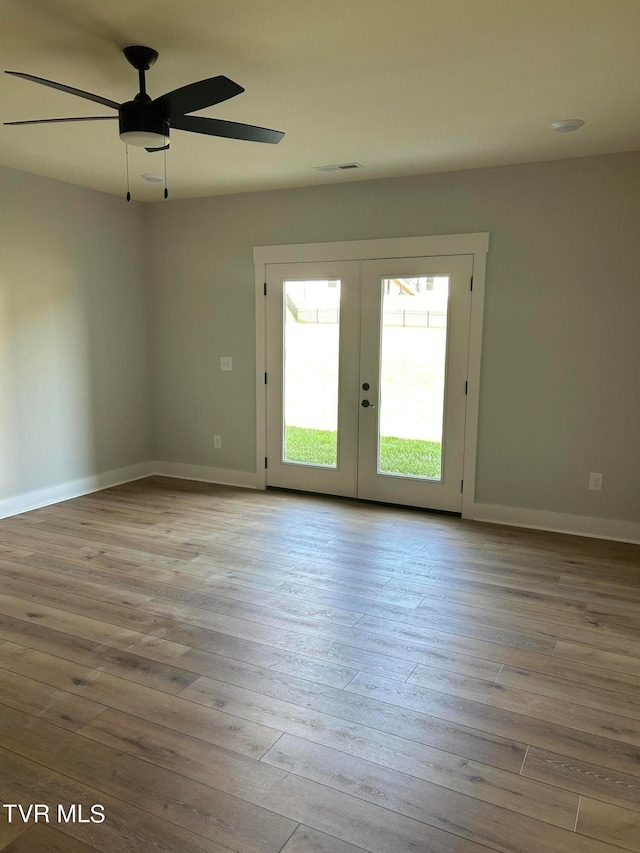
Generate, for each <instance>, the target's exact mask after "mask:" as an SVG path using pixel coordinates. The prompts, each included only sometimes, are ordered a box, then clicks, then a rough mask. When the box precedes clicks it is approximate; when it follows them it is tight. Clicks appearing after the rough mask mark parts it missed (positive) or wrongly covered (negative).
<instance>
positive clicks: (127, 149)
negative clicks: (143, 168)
mask: <svg viewBox="0 0 640 853" xmlns="http://www.w3.org/2000/svg"><path fill="white" fill-rule="evenodd" d="M124 147H125V151H126V157H127V201H131V184H130V183H129V146H128V145H125V146H124Z"/></svg>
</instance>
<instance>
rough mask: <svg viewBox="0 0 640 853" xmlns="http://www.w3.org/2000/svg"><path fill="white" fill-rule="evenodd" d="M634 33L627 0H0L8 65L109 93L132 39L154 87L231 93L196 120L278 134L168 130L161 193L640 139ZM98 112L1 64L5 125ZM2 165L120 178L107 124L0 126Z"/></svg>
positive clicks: (125, 67)
mask: <svg viewBox="0 0 640 853" xmlns="http://www.w3.org/2000/svg"><path fill="white" fill-rule="evenodd" d="M639 36H640V0H313V2H311V0H225V2H221V0H180V2H178V0H0V56H1V57H2V67H3V68H4V69H7V70H11V71H23V72H26V73H28V74H34V75H36V76H38V77H45V78H47V79H49V80H55V81H58V82H61V83H65V84H67V85H70V86H74V87H76V88H79V89H84V90H88V91H90V92H95V93H97V94H100V95H103V96H104V97H107V98H111V99H113V100H115V101H118V102H122V101H126V100H130V99H131V98H132V97H133V95H134V94H135V93H136V92H137V91H138V85H137V83H138V81H137V73H136V72H135V71H134V69H133V68H131V66H130V65H129V64H128V63H127V61H126V60H125V58H124V56H123V55H122V53H121V52H120V51H121V49H122V48H123V47H125V46H126V45H129V44H144V45H148V46H151V47H153V48H155V49H156V50H158V51H159V53H160V58H159V60H158V62H157V64H156V65H155V66H154V67H153V68H152V69H151V71H149V72H148V74H147V86H148V91H149V93H150V94H151V96H152V97H157V96H158V95H161V94H163V93H164V92H166V91H169V90H171V89H175V88H177V87H179V86H183V85H185V84H187V83H190V82H192V81H195V80H200V79H203V78H206V77H212V76H215V75H218V74H224V75H226V76H227V77H230V78H231V79H232V80H235V81H236V82H238V83H239V84H240V85H242V86H244V87H245V89H246V91H245V92H244V94H242V95H239V96H238V97H237V98H234V99H232V100H230V101H226V102H225V103H223V104H220V105H219V106H217V107H213V108H210V109H207V110H204V111H202V113H200V114H201V115H205V116H212V117H217V118H223V119H228V120H232V121H240V122H245V123H248V124H257V125H262V126H265V127H271V128H275V129H277V130H284V131H286V136H285V138H284V140H283V141H282V142H281V143H280V144H278V145H261V144H257V143H249V142H240V141H235V140H228V139H217V138H212V137H206V136H198V135H195V134H191V133H185V132H183V131H174V132H173V134H172V144H171V150H170V152H169V154H168V158H167V163H168V174H169V188H170V193H171V197H172V198H189V197H195V196H205V195H217V194H223V193H236V192H247V191H252V190H262V189H271V188H276V187H292V186H309V185H318V184H326V183H334V182H345V181H354V180H369V179H372V178H384V177H391V176H398V175H413V174H424V173H429V172H443V171H449V170H456V169H465V168H473V167H483V166H496V165H503V164H509V163H523V162H534V161H539V160H554V159H562V158H567V157H579V156H584V155H591V154H604V153H611V152H620V151H631V150H638V149H640V49H639V48H638V42H639V38H638V37H639ZM108 113H109V110H108V109H105V108H102V107H100V106H98V105H94V104H92V103H91V102H89V101H85V100H81V99H79V98H76V97H73V96H71V95H68V94H65V93H61V92H58V91H56V90H53V89H50V88H45V87H43V86H38V85H36V84H34V83H32V82H28V81H25V80H22V79H19V78H15V77H10V76H8V75H5V74H2V75H0V119H1V120H2V121H11V120H21V119H36V118H52V117H62V116H81V115H107V114H108ZM562 118H582V119H584V120H585V121H586V125H585V127H583V128H582V129H581V130H580V131H577V132H576V133H565V134H561V133H555V132H554V131H552V130H551V129H550V124H551V122H552V121H554V120H556V119H562ZM129 151H130V166H131V176H132V194H133V196H134V198H136V199H138V200H146V201H153V200H158V199H161V197H162V185H161V184H148V183H146V182H145V181H143V180H142V179H141V177H140V175H141V173H143V172H161V171H162V154H147V153H146V152H145V151H144V150H142V149H133V148H130V149H129ZM351 161H357V162H359V163H362V164H363V165H364V166H365V168H364V169H362V170H361V171H356V172H339V173H331V172H330V173H322V172H317V171H316V170H314V166H320V165H324V164H328V163H341V162H351ZM0 163H1V164H3V165H6V166H11V167H13V168H16V169H23V170H25V171H29V172H35V173H37V174H40V175H47V176H49V177H52V178H57V179H59V180H62V181H68V182H70V183H74V184H79V185H81V186H86V187H92V188H94V189H97V190H103V191H106V192H110V193H116V194H124V192H125V191H126V185H125V146H124V145H123V144H122V142H120V140H119V138H118V126H117V122H95V123H89V122H87V123H80V124H59V125H41V126H29V125H27V126H24V127H4V126H2V127H0Z"/></svg>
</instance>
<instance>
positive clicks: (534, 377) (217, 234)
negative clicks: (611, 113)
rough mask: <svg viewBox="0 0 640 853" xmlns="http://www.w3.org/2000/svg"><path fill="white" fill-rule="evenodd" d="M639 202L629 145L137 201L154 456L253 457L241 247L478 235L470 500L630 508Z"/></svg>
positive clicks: (637, 413) (573, 509) (231, 462)
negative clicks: (141, 204) (143, 238)
mask: <svg viewBox="0 0 640 853" xmlns="http://www.w3.org/2000/svg"><path fill="white" fill-rule="evenodd" d="M639 199H640V154H638V153H633V154H624V155H615V156H609V157H595V158H585V159H578V160H564V161H562V162H552V163H538V164H532V165H524V166H511V167H505V168H497V169H483V170H475V171H467V172H455V173H449V174H443V175H435V176H424V177H416V178H402V179H395V180H384V181H370V182H356V183H351V184H333V185H331V186H327V187H321V188H317V187H316V188H306V189H295V190H284V191H277V192H265V193H256V194H246V195H236V196H228V197H219V198H209V199H198V200H190V201H179V202H172V203H171V204H167V205H163V204H158V205H153V206H150V207H149V208H148V209H147V211H146V214H147V224H148V226H149V229H150V230H149V233H148V238H149V241H150V243H149V245H150V247H151V248H152V250H153V252H152V255H153V256H152V259H151V271H152V293H153V307H152V342H153V343H152V347H153V364H154V371H153V375H154V384H153V401H152V407H153V415H152V423H153V431H154V433H153V445H154V453H155V458H156V459H160V460H165V461H172V462H183V463H191V464H196V465H211V466H215V467H226V468H229V469H235V470H240V471H253V470H255V402H254V400H255V398H254V393H255V386H254V369H255V341H254V335H255V330H254V296H253V292H254V291H253V288H254V270H253V261H252V250H253V246H254V245H268V244H277V243H298V242H319V241H328V240H354V239H371V238H377V237H394V236H412V235H429V234H448V233H464V232H473V231H489V232H490V234H491V249H490V253H489V257H488V268H487V294H486V303H485V335H484V346H483V363H482V387H481V410H480V423H479V445H478V465H477V475H478V481H477V494H476V499H477V500H478V501H480V502H485V503H493V504H503V505H508V506H515V507H527V508H534V509H542V510H551V511H557V512H562V513H575V514H579V515H588V516H598V517H601V518H611V519H620V520H628V521H637V520H639V519H640V489H638V482H639V481H640V453H639V452H638V434H640V393H639V390H640V380H639V378H638V367H639V365H640V335H639V334H638V324H639V322H640V272H639V270H640V262H639V261H640V259H639V258H638V244H639V239H638V238H639V235H640V203H639ZM220 355H231V356H233V359H234V371H233V373H221V372H220V371H219V356H220ZM214 432H216V433H220V434H221V435H222V436H223V439H224V447H223V450H221V451H216V452H215V453H214V451H213V446H212V445H213V442H212V436H213V433H214ZM589 471H597V472H603V473H604V476H605V480H604V484H605V488H604V490H603V491H602V492H601V493H594V492H588V491H587V478H588V473H589Z"/></svg>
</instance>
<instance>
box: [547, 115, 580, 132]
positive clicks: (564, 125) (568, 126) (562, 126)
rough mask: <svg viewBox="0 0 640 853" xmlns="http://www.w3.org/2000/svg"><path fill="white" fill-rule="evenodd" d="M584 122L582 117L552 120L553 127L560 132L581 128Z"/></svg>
mask: <svg viewBox="0 0 640 853" xmlns="http://www.w3.org/2000/svg"><path fill="white" fill-rule="evenodd" d="M583 124H584V122H583V120H582V119H581V118H563V119H560V121H553V122H551V127H552V128H553V129H554V130H556V131H557V132H558V133H571V132H572V131H573V130H579V129H580V128H581V127H582V125H583Z"/></svg>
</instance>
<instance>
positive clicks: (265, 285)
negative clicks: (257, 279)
mask: <svg viewBox="0 0 640 853" xmlns="http://www.w3.org/2000/svg"><path fill="white" fill-rule="evenodd" d="M264 295H265V296H266V295H267V282H266V281H265V283H264Z"/></svg>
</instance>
